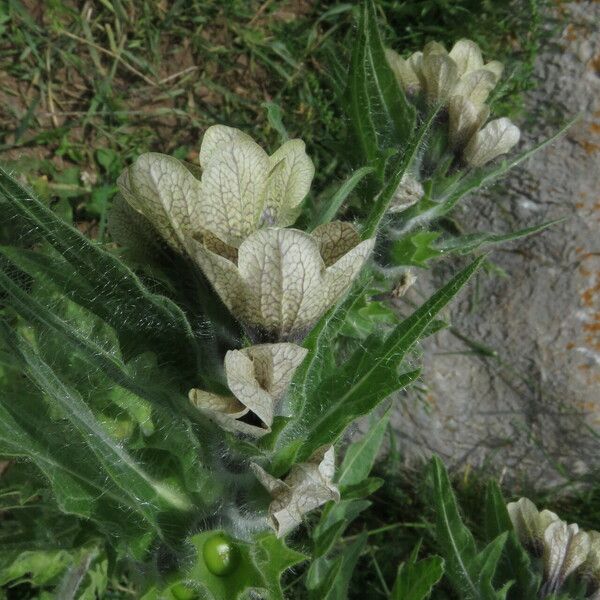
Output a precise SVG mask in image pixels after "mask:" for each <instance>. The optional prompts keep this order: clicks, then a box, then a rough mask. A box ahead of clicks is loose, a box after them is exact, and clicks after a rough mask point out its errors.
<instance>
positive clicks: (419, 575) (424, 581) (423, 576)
mask: <svg viewBox="0 0 600 600" xmlns="http://www.w3.org/2000/svg"><path fill="white" fill-rule="evenodd" d="M443 574H444V561H443V560H442V559H441V558H440V557H439V556H429V557H428V558H424V559H423V560H420V561H418V562H417V561H416V559H415V557H414V556H411V558H410V559H409V560H408V561H407V562H405V563H402V564H401V565H400V566H399V567H398V575H397V577H396V581H395V583H394V588H393V589H392V600H426V599H427V598H429V596H430V594H431V590H432V589H433V587H434V586H435V584H436V583H437V582H438V581H439V580H440V579H441V578H442V575H443Z"/></svg>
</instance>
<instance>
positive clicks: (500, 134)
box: [463, 117, 521, 167]
mask: <svg viewBox="0 0 600 600" xmlns="http://www.w3.org/2000/svg"><path fill="white" fill-rule="evenodd" d="M520 136H521V132H520V131H519V128H518V127H517V126H516V125H513V124H512V123H511V122H510V120H509V119H507V118H506V117H502V118H501V119H496V120H494V121H490V122H489V123H488V124H487V125H486V126H485V127H484V128H483V129H482V130H481V131H478V132H477V133H476V134H475V135H474V136H473V137H472V138H471V140H470V141H469V143H468V144H467V147H466V148H465V151H464V153H463V158H464V160H465V162H466V163H467V164H468V165H470V166H472V167H480V166H482V165H484V164H486V163H488V162H489V161H491V160H493V159H494V158H496V157H498V156H500V155H502V154H506V153H507V152H508V151H510V150H511V148H512V147H513V146H515V145H516V144H517V142H518V141H519V138H520Z"/></svg>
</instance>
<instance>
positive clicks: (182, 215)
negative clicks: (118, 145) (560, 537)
mask: <svg viewBox="0 0 600 600" xmlns="http://www.w3.org/2000/svg"><path fill="white" fill-rule="evenodd" d="M117 184H118V186H119V189H120V191H121V193H122V194H123V198H124V199H125V200H126V202H127V203H128V204H129V205H130V206H131V207H132V208H134V209H135V210H137V211H138V212H140V213H141V214H142V215H144V217H146V219H148V221H150V223H151V224H152V226H153V227H154V228H155V229H156V230H157V231H158V233H160V235H161V236H162V237H163V238H164V239H165V240H166V241H167V242H168V243H169V244H170V245H171V246H173V247H174V248H175V249H177V250H179V251H183V250H184V249H185V242H186V238H187V237H188V235H189V234H190V233H191V231H192V230H193V229H194V226H195V224H196V223H197V222H198V219H199V216H200V195H201V191H200V182H199V181H198V180H197V179H196V178H195V177H194V176H193V175H192V174H191V173H190V171H189V170H188V169H187V168H186V167H185V166H184V165H183V164H182V163H181V162H180V161H179V160H177V159H176V158H173V157H172V156H167V155H165V154H158V153H156V152H148V153H146V154H142V155H141V156H139V157H138V159H137V160H136V161H135V163H133V165H132V166H131V167H129V169H127V170H126V171H124V172H123V173H122V174H121V176H120V177H119V179H118V180H117Z"/></svg>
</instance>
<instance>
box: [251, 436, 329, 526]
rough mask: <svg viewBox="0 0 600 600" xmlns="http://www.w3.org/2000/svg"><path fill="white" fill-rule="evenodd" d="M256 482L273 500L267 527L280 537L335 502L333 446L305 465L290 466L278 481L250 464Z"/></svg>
mask: <svg viewBox="0 0 600 600" xmlns="http://www.w3.org/2000/svg"><path fill="white" fill-rule="evenodd" d="M250 466H251V468H252V470H253V471H254V474H255V475H256V477H257V479H258V480H259V481H260V483H261V484H262V485H263V486H264V487H265V489H266V490H267V491H268V492H269V494H270V495H271V497H272V498H273V500H272V502H271V504H270V505H269V524H270V525H271V527H272V528H273V529H274V530H275V531H276V532H277V537H283V536H284V535H286V534H287V533H289V532H290V531H292V530H293V529H294V528H295V527H297V526H298V525H300V523H302V519H303V517H304V515H306V514H307V513H309V512H310V511H311V510H314V509H315V508H318V507H319V506H321V505H323V504H325V502H328V501H329V500H333V501H335V502H338V501H339V499H340V493H339V491H338V489H337V487H336V486H335V485H334V484H333V476H334V474H335V456H334V450H333V446H329V448H325V447H324V448H321V449H320V450H318V451H317V452H315V454H313V456H311V458H310V459H309V460H308V461H307V462H305V463H298V464H296V465H294V466H293V467H292V468H291V470H290V472H289V474H288V476H287V477H286V478H285V479H284V480H283V481H282V480H281V479H277V478H275V477H273V476H271V475H269V473H267V472H266V471H265V470H264V469H263V468H262V467H260V466H259V465H257V464H255V463H253V464H251V465H250Z"/></svg>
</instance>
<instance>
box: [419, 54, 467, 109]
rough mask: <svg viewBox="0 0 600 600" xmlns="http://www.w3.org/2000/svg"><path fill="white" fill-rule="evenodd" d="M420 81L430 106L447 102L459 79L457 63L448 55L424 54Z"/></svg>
mask: <svg viewBox="0 0 600 600" xmlns="http://www.w3.org/2000/svg"><path fill="white" fill-rule="evenodd" d="M420 79H421V85H422V87H423V89H424V90H425V94H426V96H427V101H428V102H429V104H437V103H438V102H445V101H446V100H447V98H448V96H449V95H450V92H451V90H452V89H453V88H454V85H455V84H456V81H457V79H458V69H457V67H456V63H455V62H454V61H453V60H452V59H451V58H450V57H449V56H448V55H447V54H441V53H439V54H438V53H432V54H428V55H425V54H424V55H423V67H422V70H421V74H420Z"/></svg>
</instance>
